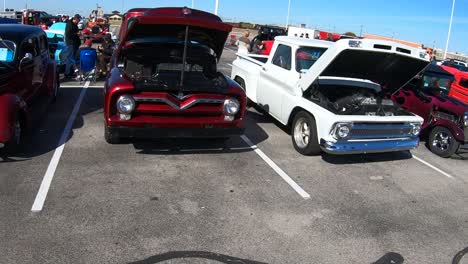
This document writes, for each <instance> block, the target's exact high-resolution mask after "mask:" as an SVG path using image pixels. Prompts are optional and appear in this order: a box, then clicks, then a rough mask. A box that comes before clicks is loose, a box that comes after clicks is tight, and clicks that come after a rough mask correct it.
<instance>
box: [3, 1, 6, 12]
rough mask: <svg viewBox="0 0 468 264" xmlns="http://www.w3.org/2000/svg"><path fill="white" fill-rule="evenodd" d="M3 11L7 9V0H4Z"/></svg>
mask: <svg viewBox="0 0 468 264" xmlns="http://www.w3.org/2000/svg"><path fill="white" fill-rule="evenodd" d="M3 11H6V0H3Z"/></svg>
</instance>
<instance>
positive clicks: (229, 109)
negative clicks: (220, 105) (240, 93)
mask: <svg viewBox="0 0 468 264" xmlns="http://www.w3.org/2000/svg"><path fill="white" fill-rule="evenodd" d="M239 110H240V103H239V101H238V100H237V99H234V98H230V99H226V100H225V101H224V113H225V114H228V115H235V114H237V113H238V112H239Z"/></svg>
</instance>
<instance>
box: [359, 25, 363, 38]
mask: <svg viewBox="0 0 468 264" xmlns="http://www.w3.org/2000/svg"><path fill="white" fill-rule="evenodd" d="M363 27H364V26H363V25H361V31H360V32H359V37H360V38H362V28H363Z"/></svg>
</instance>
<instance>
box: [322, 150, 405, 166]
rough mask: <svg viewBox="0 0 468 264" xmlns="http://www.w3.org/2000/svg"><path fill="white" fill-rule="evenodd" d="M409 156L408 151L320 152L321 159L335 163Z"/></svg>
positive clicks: (397, 158)
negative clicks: (335, 153) (367, 152)
mask: <svg viewBox="0 0 468 264" xmlns="http://www.w3.org/2000/svg"><path fill="white" fill-rule="evenodd" d="M411 158H413V155H412V154H411V152H409V151H399V152H388V153H373V154H354V155H330V154H327V153H323V154H322V160H323V161H325V162H328V163H331V164H335V165H346V164H359V163H372V162H385V161H397V160H408V159H411Z"/></svg>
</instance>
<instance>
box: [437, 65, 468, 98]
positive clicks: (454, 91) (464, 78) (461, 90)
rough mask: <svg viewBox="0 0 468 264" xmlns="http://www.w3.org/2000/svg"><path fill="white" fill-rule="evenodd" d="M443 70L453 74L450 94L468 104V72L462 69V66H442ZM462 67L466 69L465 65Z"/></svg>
mask: <svg viewBox="0 0 468 264" xmlns="http://www.w3.org/2000/svg"><path fill="white" fill-rule="evenodd" d="M440 67H441V68H442V69H443V70H445V71H446V72H448V73H450V74H451V75H453V82H452V84H451V86H450V88H449V90H448V91H447V92H448V95H449V96H450V97H452V98H455V99H457V100H460V101H461V102H463V103H465V104H468V72H466V71H462V70H460V67H463V66H459V67H451V66H444V65H442V66H440ZM461 69H466V67H463V68H461Z"/></svg>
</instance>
